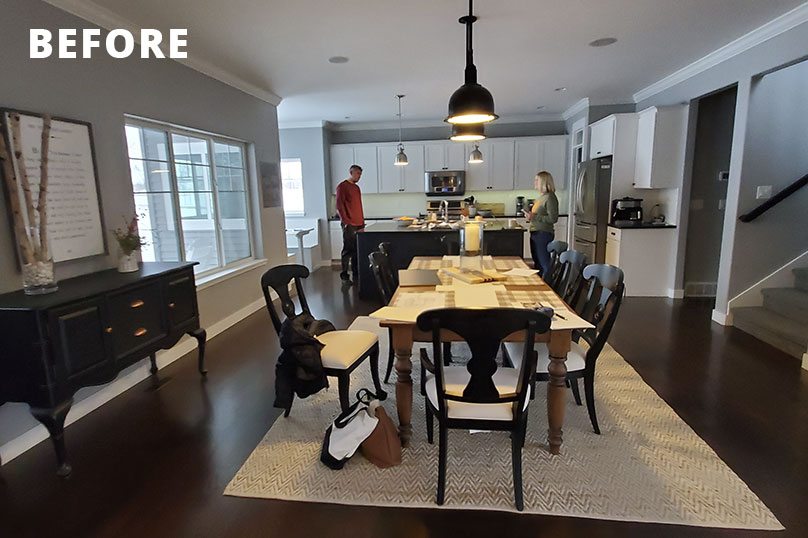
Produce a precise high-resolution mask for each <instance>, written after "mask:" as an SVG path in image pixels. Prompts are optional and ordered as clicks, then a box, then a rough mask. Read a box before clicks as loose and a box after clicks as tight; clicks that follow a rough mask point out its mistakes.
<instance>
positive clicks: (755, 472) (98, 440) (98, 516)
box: [0, 269, 808, 538]
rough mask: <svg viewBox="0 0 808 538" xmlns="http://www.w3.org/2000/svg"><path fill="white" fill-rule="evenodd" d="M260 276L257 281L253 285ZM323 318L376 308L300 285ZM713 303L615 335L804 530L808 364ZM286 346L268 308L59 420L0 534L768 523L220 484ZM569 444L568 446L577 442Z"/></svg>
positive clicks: (24, 469)
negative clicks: (366, 502)
mask: <svg viewBox="0 0 808 538" xmlns="http://www.w3.org/2000/svg"><path fill="white" fill-rule="evenodd" d="M257 285H258V284H257V283H256V286H257ZM306 291H307V297H308V299H309V302H310V306H311V308H312V310H313V311H314V313H315V314H317V315H318V316H319V317H325V318H329V319H331V320H332V321H333V322H334V323H335V324H336V325H337V327H338V328H344V327H346V326H347V325H348V324H349V323H350V322H351V321H352V320H353V318H354V317H355V316H357V315H364V314H367V313H369V312H370V311H372V310H373V309H374V308H375V306H376V305H374V304H371V303H367V302H364V301H361V300H359V299H358V298H357V297H356V292H355V289H354V288H349V289H348V290H343V289H342V288H341V287H340V284H339V279H338V273H337V272H336V271H332V270H328V269H324V270H320V271H317V272H316V273H315V274H314V275H313V276H312V277H311V278H310V279H309V282H308V285H307V289H306ZM711 308H712V305H711V304H710V303H709V302H706V301H671V300H665V299H627V300H626V301H625V302H624V305H623V310H622V312H621V313H620V317H619V318H618V320H617V324H616V326H615V329H614V332H613V336H612V338H611V344H612V345H613V346H614V347H615V348H616V349H617V350H618V351H619V352H620V353H621V354H622V355H623V356H624V357H625V358H626V360H628V361H629V362H630V363H631V364H632V365H633V366H634V368H636V369H637V371H638V372H639V373H640V374H641V375H642V376H643V378H644V379H645V380H646V381H647V382H648V383H649V384H650V385H651V386H652V387H653V388H654V389H655V390H656V391H657V392H658V393H659V394H660V396H662V397H663V398H664V399H665V400H666V401H667V402H668V403H669V404H670V405H671V406H672V407H673V408H674V409H675V410H676V412H677V413H678V414H679V415H680V416H681V417H682V418H683V419H684V420H685V421H686V422H687V423H688V424H689V425H690V426H691V427H692V428H693V429H694V430H695V431H696V432H697V433H698V434H699V435H700V436H701V437H702V438H704V440H705V441H706V442H707V443H708V444H709V445H710V446H711V447H713V449H715V451H716V452H717V453H718V455H719V456H720V457H721V458H723V459H724V461H726V462H727V463H728V464H729V466H730V467H731V468H732V469H733V470H734V471H735V472H736V473H737V474H738V475H739V476H740V477H741V478H742V479H743V480H744V481H745V482H746V483H747V484H749V486H750V487H751V488H752V490H753V491H754V492H755V493H756V494H757V495H758V496H759V497H760V498H761V499H762V500H763V501H764V502H765V503H766V504H767V505H768V506H769V507H770V508H771V509H772V510H773V511H774V513H775V515H776V516H777V517H778V518H779V519H780V521H781V522H782V523H783V524H784V525H785V526H786V529H787V530H786V531H785V532H783V533H779V534H777V535H776V536H782V537H800V538H804V537H806V536H808V457H806V454H808V372H806V371H803V370H801V369H800V365H799V361H797V360H796V359H794V358H791V357H788V356H786V355H784V354H783V353H781V352H779V351H777V350H775V349H774V348H772V347H770V346H767V345H765V344H763V343H761V342H759V341H757V340H756V339H754V338H752V337H750V336H748V335H746V334H745V333H743V332H741V331H739V330H736V329H734V328H724V327H721V326H719V325H716V324H714V323H711V322H710V310H711ZM278 354H279V347H278V342H277V338H276V337H275V334H274V332H273V330H272V327H271V324H270V321H269V316H268V314H267V313H266V311H265V310H261V311H259V312H257V313H255V314H254V315H252V316H250V317H249V318H248V319H246V320H244V321H243V322H241V323H239V324H238V325H236V326H234V327H232V328H231V329H229V330H228V331H226V332H225V333H223V334H221V335H219V336H218V337H216V338H214V339H213V340H211V341H210V343H209V344H208V351H207V357H208V360H207V363H208V368H209V371H210V373H209V374H208V380H207V381H202V380H201V379H200V377H199V375H198V373H197V371H196V359H195V355H194V354H191V355H188V356H186V357H184V358H182V359H180V360H179V361H176V362H175V363H174V364H172V365H170V366H168V367H167V368H165V369H163V370H161V371H160V372H159V374H158V376H159V378H160V379H162V380H167V381H165V382H164V383H163V384H162V385H160V386H159V387H157V388H154V383H153V382H152V381H150V380H147V381H144V382H143V383H140V384H139V385H137V386H136V387H134V388H132V389H131V390H129V391H128V392H126V393H125V394H123V395H121V396H119V397H118V398H115V399H114V400H112V401H111V402H109V403H108V404H106V405H104V406H103V407H102V408H101V409H99V410H97V411H95V412H93V413H91V414H90V415H88V416H87V417H85V418H83V419H82V420H80V421H78V422H77V423H75V424H73V425H72V426H70V427H69V428H68V429H67V431H66V437H67V446H68V450H69V452H70V456H71V460H72V464H73V473H72V475H70V477H69V478H67V479H60V478H58V477H57V476H56V474H55V472H54V471H55V466H54V456H53V452H52V449H51V446H50V443H49V442H44V443H41V444H40V445H38V446H37V447H35V448H34V449H32V450H30V451H28V452H26V453H25V454H23V455H22V456H20V457H18V458H17V459H15V460H13V461H11V462H9V463H8V464H6V465H4V466H3V467H2V469H0V536H3V537H9V538H11V537H14V538H16V537H25V536H35V537H48V536H70V537H73V536H110V537H113V536H114V537H120V538H122V537H128V536H150V537H163V536H170V537H179V536H193V537H202V536H234V537H250V536H290V537H295V536H301V537H308V536H317V537H322V536H336V535H339V536H350V537H352V538H358V537H364V536H385V537H386V536H449V535H453V536H463V537H464V538H465V537H467V536H482V535H487V536H492V535H500V533H506V534H507V535H510V536H548V537H549V536H552V537H556V538H558V537H567V536H570V537H571V536H615V537H617V536H619V537H646V536H654V537H655V538H663V537H681V536H697V537H730V536H732V537H735V536H740V537H753V536H755V537H756V536H768V535H770V533H762V532H749V531H733V530H716V529H701V528H693V527H678V526H671V525H653V524H638V523H622V522H611V521H598V520H586V519H576V518H567V517H550V516H532V515H514V514H507V513H498V512H484V511H479V512H469V511H452V510H437V509H428V510H423V509H417V510H416V509H395V508H365V507H347V506H339V505H323V504H311V503H294V502H280V501H268V500H259V499H241V498H234V497H225V496H223V495H222V491H223V490H224V487H225V486H226V485H227V482H228V481H229V480H230V478H231V477H232V476H233V475H234V474H235V472H236V471H237V470H238V468H239V467H240V466H241V464H242V463H243V462H244V460H245V459H246V458H247V456H248V455H249V454H250V452H251V451H252V450H253V448H254V447H255V446H256V445H257V444H258V442H259V440H260V439H261V437H262V436H263V435H264V434H265V433H266V431H267V430H268V429H269V427H270V425H271V424H272V422H273V421H274V420H275V418H276V417H277V416H278V415H279V414H280V411H279V410H276V409H273V408H272V400H273V382H274V381H273V366H274V360H275V358H276V357H277V355H278ZM569 449H570V450H573V449H574V447H569Z"/></svg>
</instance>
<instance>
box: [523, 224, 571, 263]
mask: <svg viewBox="0 0 808 538" xmlns="http://www.w3.org/2000/svg"><path fill="white" fill-rule="evenodd" d="M518 220H519V222H520V224H522V226H525V227H528V226H529V224H526V223H525V221H524V219H521V218H520V219H518ZM568 220H569V219H568V217H558V221H557V222H556V223H555V226H553V234H554V237H553V241H564V242H567V224H568ZM522 257H523V258H525V259H526V260H529V259H531V257H530V232H529V231H528V230H525V236H524V240H523V242H522Z"/></svg>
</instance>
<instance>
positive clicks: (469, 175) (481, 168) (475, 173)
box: [465, 140, 491, 192]
mask: <svg viewBox="0 0 808 538" xmlns="http://www.w3.org/2000/svg"><path fill="white" fill-rule="evenodd" d="M490 145H491V143H490V142H489V141H488V140H481V141H479V142H476V143H474V144H466V145H465V148H466V156H465V161H466V166H465V170H466V192H468V191H485V190H490V189H489V187H490V186H491V182H490V180H489V177H490V176H489V173H488V171H489V167H490V163H489V155H490V151H489V146H490ZM475 146H479V148H480V152H482V154H483V162H481V163H476V164H472V163H469V162H468V160H469V159H468V157H469V155H471V152H472V151H474V148H475Z"/></svg>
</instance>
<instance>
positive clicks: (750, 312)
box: [732, 306, 808, 358]
mask: <svg viewBox="0 0 808 538" xmlns="http://www.w3.org/2000/svg"><path fill="white" fill-rule="evenodd" d="M732 318H733V322H732V324H733V325H734V326H735V327H737V328H739V329H741V330H742V331H744V332H747V333H749V334H751V335H752V336H754V337H756V338H758V339H760V340H763V341H764V342H766V343H768V344H770V345H772V346H774V347H776V348H777V349H780V350H782V351H784V352H786V353H788V354H789V355H791V356H792V357H797V358H802V355H803V353H805V349H806V346H808V325H806V324H804V323H799V322H797V321H794V320H792V319H789V318H787V317H785V316H781V315H780V314H777V313H776V312H772V311H771V310H769V309H768V308H764V307H762V306H746V307H740V308H733V309H732Z"/></svg>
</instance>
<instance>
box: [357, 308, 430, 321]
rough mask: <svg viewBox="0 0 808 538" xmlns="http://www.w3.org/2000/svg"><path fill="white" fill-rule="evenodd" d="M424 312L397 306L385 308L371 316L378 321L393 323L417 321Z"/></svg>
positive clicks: (419, 309) (418, 309)
mask: <svg viewBox="0 0 808 538" xmlns="http://www.w3.org/2000/svg"><path fill="white" fill-rule="evenodd" d="M421 312H424V309H421V308H398V307H396V306H383V307H381V308H380V309H378V310H376V311H375V312H373V313H371V314H370V317H372V318H376V319H390V320H393V321H415V320H416V318H418V315H419V314H421Z"/></svg>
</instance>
